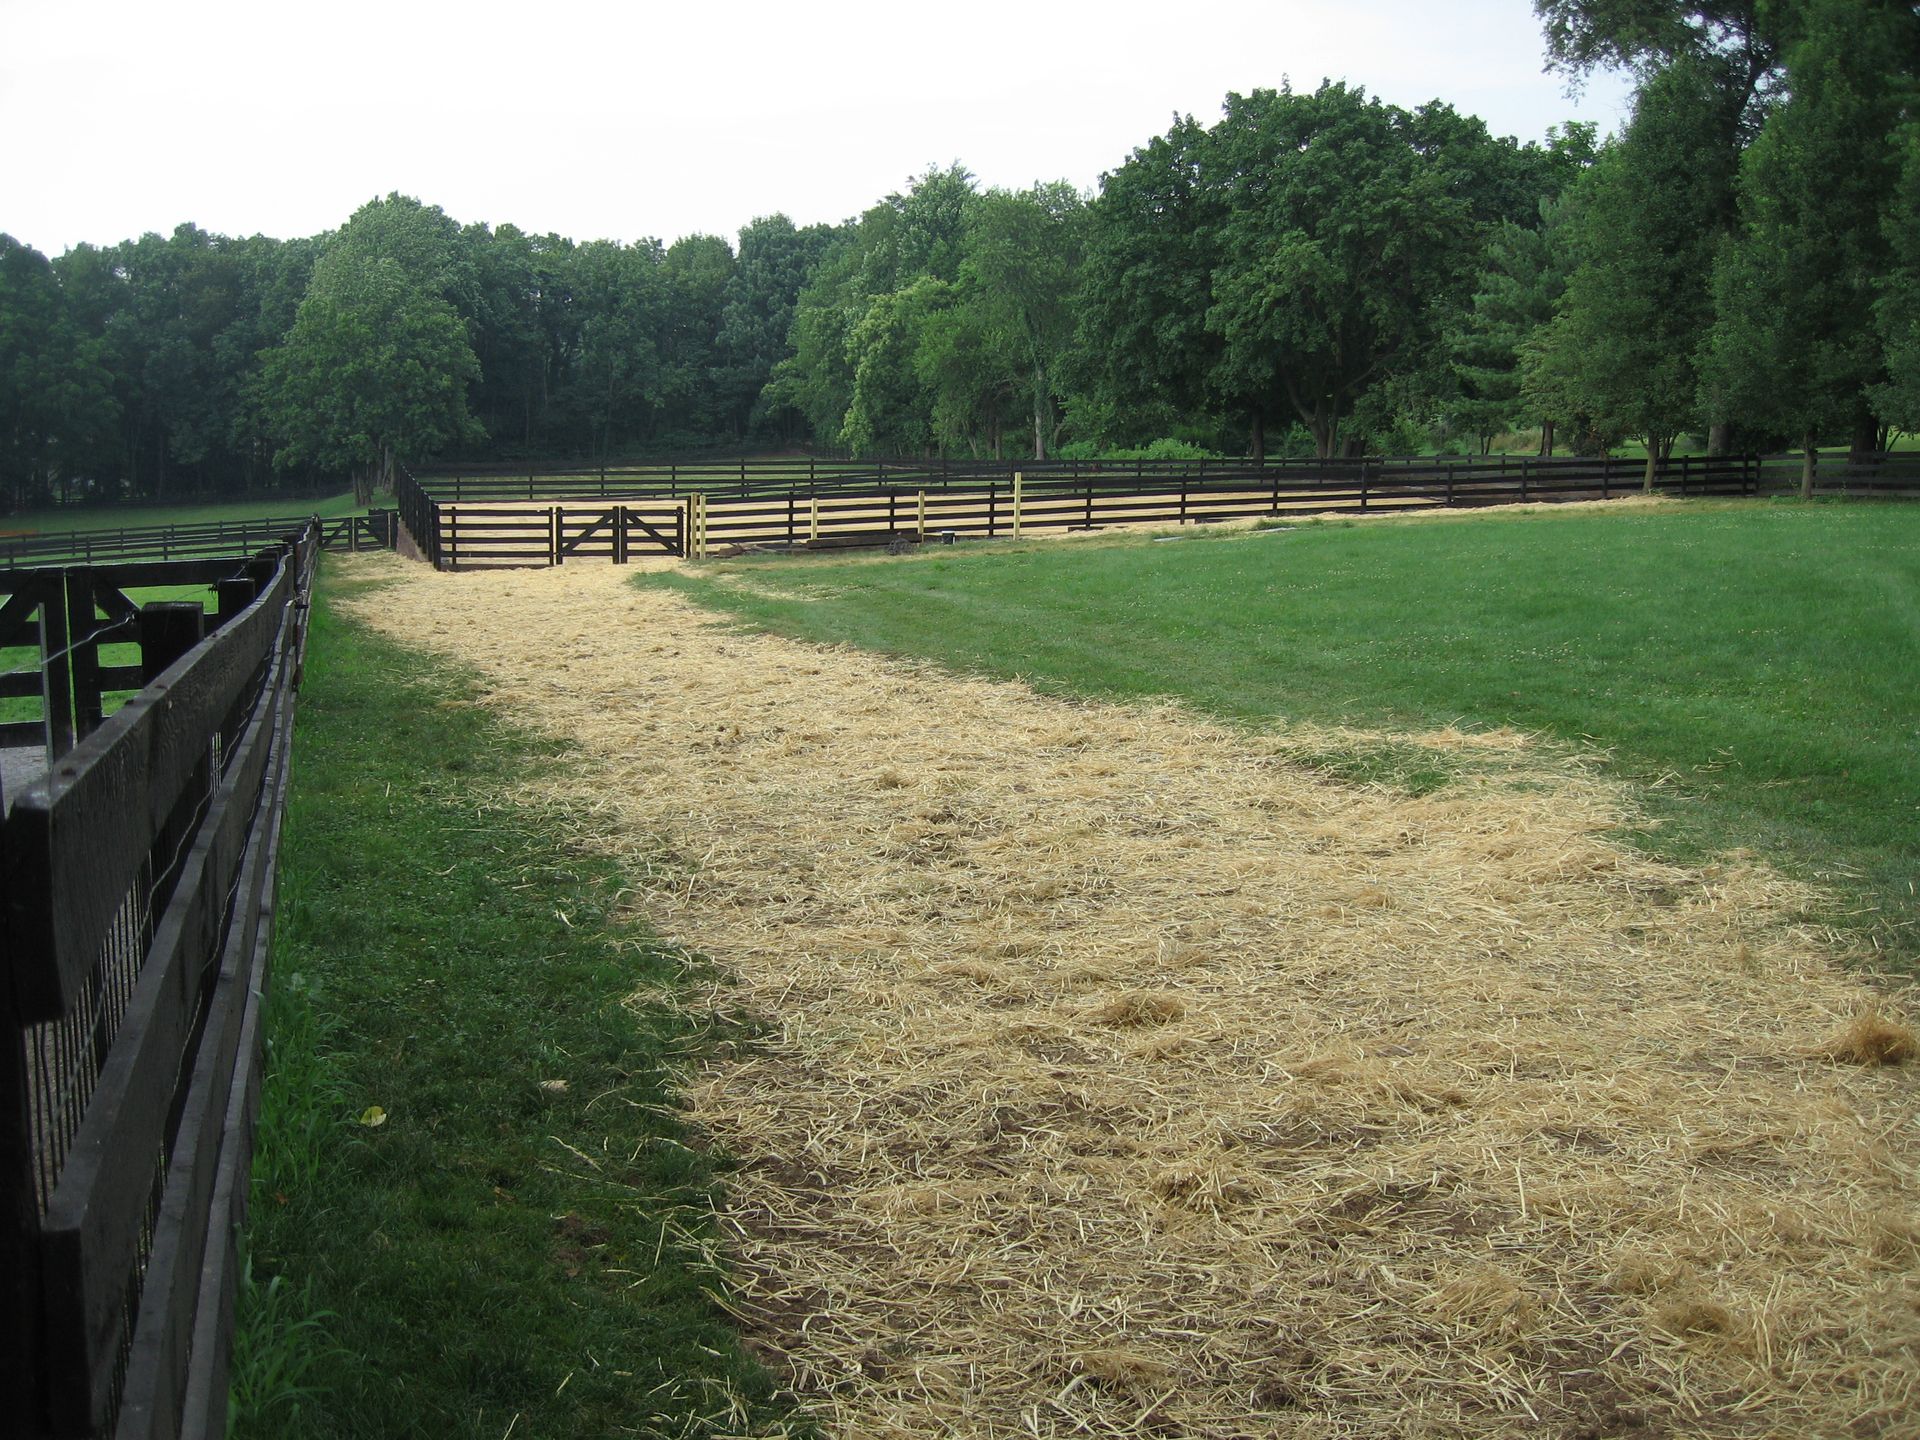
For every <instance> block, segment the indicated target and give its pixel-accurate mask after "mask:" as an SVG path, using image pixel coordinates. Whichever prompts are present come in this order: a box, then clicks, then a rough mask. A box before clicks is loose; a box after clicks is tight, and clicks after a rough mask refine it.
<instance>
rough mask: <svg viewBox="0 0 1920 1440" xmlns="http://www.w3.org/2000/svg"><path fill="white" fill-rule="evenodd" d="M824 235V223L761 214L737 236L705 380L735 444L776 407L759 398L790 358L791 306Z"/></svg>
mask: <svg viewBox="0 0 1920 1440" xmlns="http://www.w3.org/2000/svg"><path fill="white" fill-rule="evenodd" d="M832 234H833V232H832V231H831V230H830V229H829V228H828V227H827V226H825V225H809V226H807V227H806V228H805V229H799V228H796V227H795V225H794V223H793V221H791V220H789V219H788V218H787V217H786V216H785V215H767V216H762V217H761V218H759V219H756V220H754V221H753V223H751V224H750V225H748V226H746V227H745V228H744V229H742V230H741V232H740V250H739V254H738V256H737V257H736V259H735V262H734V267H733V273H732V275H730V276H729V277H728V279H727V288H726V294H725V297H724V299H725V304H724V308H723V309H722V311H721V316H720V332H719V334H718V336H717V337H716V338H715V341H714V351H715V362H714V371H713V375H712V381H711V383H712V384H713V386H714V389H715V391H716V392H717V394H718V395H719V397H720V403H721V406H722V408H723V411H724V414H725V416H726V423H727V426H728V429H729V431H730V432H731V434H732V435H733V436H734V437H735V438H743V437H745V436H746V435H747V434H748V433H749V432H750V431H752V430H754V429H756V428H757V427H758V426H761V425H764V424H767V423H768V422H769V421H771V420H772V418H773V417H774V416H775V415H776V414H777V413H778V410H779V408H782V407H769V405H768V404H767V403H766V401H765V400H764V399H763V392H764V391H765V390H766V388H767V385H768V382H769V381H771V380H772V379H773V370H774V367H775V366H776V365H778V364H779V363H780V361H782V360H783V359H785V358H786V357H787V356H788V355H789V354H790V353H791V352H790V350H789V348H788V336H789V334H790V333H791V331H792V329H793V311H794V303H795V302H796V301H797V300H798V299H799V296H800V291H801V290H802V288H804V287H805V285H806V284H807V281H808V280H809V279H810V278H811V276H812V274H813V272H814V270H815V269H816V268H817V267H818V265H819V263H820V257H821V256H822V255H823V254H824V253H825V251H826V248H827V245H828V243H829V242H830V241H831V239H832ZM788 413H791V411H790V410H789V411H788Z"/></svg>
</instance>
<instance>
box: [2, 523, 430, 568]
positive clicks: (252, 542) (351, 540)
mask: <svg viewBox="0 0 1920 1440" xmlns="http://www.w3.org/2000/svg"><path fill="white" fill-rule="evenodd" d="M312 518H313V517H312V516H309V515H282V516H275V517H270V518H268V519H264V520H215V521H207V522H205V523H203V524H197V525H140V526H133V527H128V528H121V529H117V530H73V531H64V530H62V531H54V532H52V533H48V534H38V535H18V536H11V537H0V567H6V566H19V565H54V564H68V563H73V562H79V563H83V564H91V563H92V562H94V561H96V560H188V559H194V558H197V557H202V556H211V557H219V556H224V555H233V554H235V553H238V552H241V551H245V550H248V549H251V548H253V547H255V546H259V545H265V544H270V543H271V542H272V541H274V540H275V539H277V538H278V537H280V536H282V535H288V534H292V533H294V532H295V531H298V530H300V529H302V528H303V527H304V526H305V525H306V524H307V522H308V521H309V520H311V519H312ZM318 524H319V527H320V529H319V544H320V548H321V549H323V550H377V549H387V550H391V549H392V548H393V545H394V538H395V519H394V512H393V511H391V510H370V511H368V512H367V513H366V514H365V515H339V516H334V517H332V518H329V519H326V520H321V521H319V522H318Z"/></svg>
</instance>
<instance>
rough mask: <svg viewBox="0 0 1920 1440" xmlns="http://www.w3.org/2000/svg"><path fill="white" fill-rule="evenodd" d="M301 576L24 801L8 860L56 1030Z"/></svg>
mask: <svg viewBox="0 0 1920 1440" xmlns="http://www.w3.org/2000/svg"><path fill="white" fill-rule="evenodd" d="M291 586H292V568H291V566H288V565H283V566H282V567H281V568H280V572H279V577H278V579H277V580H276V581H275V583H274V584H273V585H272V586H271V587H270V588H269V590H268V592H267V593H266V594H263V595H262V596H261V597H260V598H259V599H258V600H256V601H255V602H254V603H253V605H252V606H250V607H249V608H248V609H247V611H246V612H245V613H243V614H242V615H241V616H240V617H239V618H238V619H236V620H235V621H234V622H233V623H232V624H230V625H228V626H226V627H225V628H223V629H222V630H220V631H219V632H217V633H216V634H214V635H213V636H211V637H209V638H208V639H206V640H203V641H202V642H201V643H200V644H199V645H197V646H195V647H194V649H193V650H191V651H189V652H188V653H187V654H186V655H185V656H183V657H182V658H181V659H180V660H178V661H176V662H175V663H174V664H173V665H172V666H170V667H169V668H168V669H167V670H166V671H165V672H164V673H163V674H162V675H161V676H160V677H159V679H157V680H156V681H155V682H154V683H153V684H152V685H149V686H147V687H146V688H145V689H143V690H142V691H140V693H139V694H137V695H135V696H133V697H132V698H131V699H129V700H128V701H127V703H126V704H125V705H124V706H122V707H121V709H120V710H119V711H118V713H116V714H115V715H114V716H113V718H112V719H110V720H108V721H107V722H106V723H105V724H104V725H102V726H101V727H100V728H99V729H98V730H96V731H95V732H94V733H93V734H92V735H90V736H89V737H87V739H86V740H84V741H83V742H81V744H80V746H79V747H78V748H76V749H75V750H74V751H73V752H72V753H71V754H68V755H66V756H65V757H63V758H62V757H56V759H55V763H54V765H53V767H52V769H51V771H50V772H49V773H48V775H47V776H46V777H45V778H44V779H43V780H41V781H40V782H38V783H36V784H34V785H32V786H29V787H28V788H27V789H26V790H25V791H24V792H23V793H22V794H21V795H20V796H19V797H18V798H17V799H16V800H15V802H14V805H13V809H12V811H11V813H10V814H9V815H8V817H7V820H6V824H5V826H4V829H0V847H3V848H0V857H3V858H4V859H5V861H6V864H7V866H8V869H9V873H10V874H11V876H13V877H15V881H16V883H14V884H13V885H11V886H10V887H9V890H8V894H7V895H6V896H5V897H4V899H5V901H6V916H5V923H6V926H7V931H8V940H9V945H10V948H11V949H12V950H13V952H14V953H15V955H16V956H17V957H19V958H18V959H17V960H16V968H15V973H14V981H15V984H16V985H17V986H18V987H19V997H20V1004H21V1008H22V1012H23V1013H24V1014H26V1015H28V1016H29V1017H30V1018H32V1019H36V1020H51V1019H56V1018H58V1017H59V1016H61V1015H63V1014H65V1013H66V1012H67V1010H68V1009H69V1008H71V1005H72V1003H73V1001H74V999H75V997H76V996H77V995H78V994H79V991H80V988H81V986H82V985H83V984H84V982H85V977H86V975H87V974H88V972H89V971H90V969H91V968H92V965H93V962H94V957H95V955H96V953H97V951H98V949H99V945H100V942H101V940H102V939H103V938H104V937H105V935H106V932H107V927H108V926H109V925H110V924H111V923H112V919H113V916H114V914H115V913H116V912H117V911H118V909H119V907H120V904H121V902H122V900H123V899H124V898H125V896H126V894H127V891H128V890H129V889H130V888H131V886H132V883H133V879H134V876H135V875H136V874H137V873H138V871H139V869H140V867H141V865H142V864H143V863H144V862H145V860H146V857H147V851H148V848H149V847H150V845H151V844H152V842H153V838H154V836H155V835H157V834H158V833H159V831H160V828H161V826H162V825H163V824H164V823H165V821H166V819H167V816H168V815H169V814H170V813H171V812H172V810H173V807H174V804H175V802H176V801H177V800H178V798H179V797H180V795H181V793H182V790H183V789H184V787H185V786H186V784H187V782H188V780H189V779H190V777H191V776H192V775H193V773H194V771H195V769H196V768H197V767H199V766H200V765H202V764H203V763H204V762H205V759H206V754H207V737H209V736H210V735H212V734H213V733H214V731H215V730H216V729H218V727H219V725H220V723H221V722H222V720H223V719H224V717H225V716H226V714H227V713H228V711H229V710H231V709H232V707H233V704H234V702H235V700H236V698H237V697H238V696H239V694H240V692H241V689H242V687H243V686H245V685H246V684H247V683H248V682H249V681H250V680H251V679H252V678H253V676H254V675H255V674H256V673H257V671H258V668H259V665H260V662H261V660H262V659H263V657H264V656H265V655H266V654H267V652H268V650H269V649H270V647H271V646H272V644H273V641H274V637H275V636H276V635H277V634H278V632H279V624H280V620H281V618H282V617H281V611H282V610H283V609H284V608H285V602H286V599H287V596H288V594H289V593H290V591H291Z"/></svg>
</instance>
